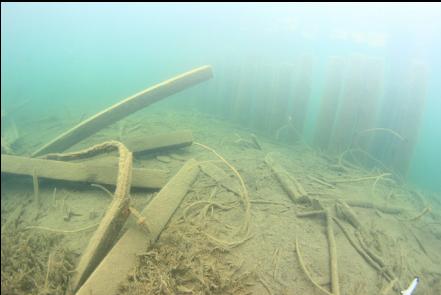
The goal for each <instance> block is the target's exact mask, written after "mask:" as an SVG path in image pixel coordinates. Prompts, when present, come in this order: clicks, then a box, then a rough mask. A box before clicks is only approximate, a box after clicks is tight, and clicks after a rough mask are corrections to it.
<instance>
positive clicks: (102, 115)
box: [32, 66, 213, 157]
mask: <svg viewBox="0 0 441 295" xmlns="http://www.w3.org/2000/svg"><path fill="white" fill-rule="evenodd" d="M212 76H213V73H212V69H211V66H202V67H199V68H196V69H194V70H191V71H189V72H186V73H183V74H181V75H178V76H176V77H174V78H171V79H169V80H166V81H164V82H161V83H159V84H156V85H154V86H152V87H149V88H147V89H145V90H143V91H141V92H138V93H136V94H134V95H132V96H130V97H128V98H126V99H124V100H122V101H120V102H118V103H117V104H114V105H113V106H111V107H109V108H107V109H105V110H103V111H101V112H99V113H98V114H96V115H94V116H92V117H90V118H89V119H87V120H85V121H83V122H81V123H80V124H78V125H76V126H74V127H73V128H71V129H70V130H68V131H66V132H65V133H63V134H61V135H60V136H58V137H57V138H55V139H54V140H52V141H50V142H49V143H47V144H46V145H44V146H43V147H41V148H40V149H38V150H37V151H35V152H34V153H33V154H32V156H33V157H36V156H40V155H43V154H48V153H55V152H62V151H65V150H66V149H68V148H70V147H71V146H73V145H74V144H76V143H77V142H79V141H81V140H83V139H85V138H87V137H89V136H91V135H92V134H94V133H96V132H98V131H99V130H101V129H103V128H105V127H107V126H109V125H110V124H113V123H115V122H117V121H119V120H121V119H122V118H124V117H126V116H128V115H130V114H132V113H134V112H136V111H139V110H140V109H142V108H144V107H146V106H148V105H150V104H152V103H155V102H157V101H159V100H161V99H163V98H165V97H167V96H170V95H172V94H175V93H177V92H179V91H181V90H184V89H186V88H188V87H190V86H193V85H195V84H198V83H200V82H203V81H205V80H208V79H210V78H212Z"/></svg>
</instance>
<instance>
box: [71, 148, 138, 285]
mask: <svg viewBox="0 0 441 295" xmlns="http://www.w3.org/2000/svg"><path fill="white" fill-rule="evenodd" d="M108 149H117V150H118V152H119V157H120V158H119V165H118V179H117V183H116V189H115V194H114V197H113V200H112V203H110V205H109V208H108V209H107V211H106V214H105V215H104V217H103V218H102V219H101V221H100V224H99V225H98V228H97V230H96V231H95V232H94V234H93V235H92V237H91V239H90V241H89V244H88V245H87V247H86V249H85V250H84V252H83V254H82V255H81V258H80V261H79V263H78V266H77V267H76V272H75V274H74V275H73V277H72V279H71V286H72V287H73V289H77V288H78V287H79V286H81V284H82V283H83V282H84V281H85V280H86V279H87V277H88V276H89V275H90V273H91V272H92V271H93V270H94V269H95V267H96V266H97V265H98V264H99V263H100V261H101V260H102V259H103V258H104V256H105V255H106V254H107V252H108V251H109V250H110V248H111V247H112V246H113V244H114V243H115V242H116V240H117V238H118V235H119V233H120V231H121V229H122V227H123V225H124V223H125V222H126V220H127V218H128V216H129V201H130V198H129V194H130V183H131V178H132V160H133V156H132V153H131V152H129V150H128V149H127V148H126V147H125V146H124V145H123V144H122V143H120V142H117V141H109V142H104V143H102V144H98V145H95V146H92V147H91V148H89V149H86V150H83V151H80V152H75V153H72V154H70V155H69V154H68V155H67V156H69V157H71V156H73V155H78V156H79V157H84V156H87V155H89V154H91V155H93V154H95V153H97V152H99V151H106V150H108Z"/></svg>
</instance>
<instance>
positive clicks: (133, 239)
mask: <svg viewBox="0 0 441 295" xmlns="http://www.w3.org/2000/svg"><path fill="white" fill-rule="evenodd" d="M198 172H199V169H198V166H197V163H196V161H195V160H189V161H188V162H187V163H186V164H185V165H184V166H183V167H182V168H181V169H180V170H179V171H178V173H177V174H176V175H175V176H173V177H172V179H170V181H169V182H168V183H167V184H166V185H165V186H164V187H163V188H162V190H161V191H160V192H159V193H158V195H157V196H156V197H155V198H154V199H153V200H152V201H151V202H150V203H149V204H148V205H147V206H146V207H145V208H144V210H143V211H142V212H141V215H142V216H143V217H144V218H146V220H148V225H149V233H146V231H145V230H144V229H143V228H142V227H140V226H137V225H132V226H130V227H129V228H128V230H127V231H126V232H125V233H124V234H123V236H122V237H121V238H120V239H119V240H118V242H117V243H116V244H115V246H114V247H113V248H112V249H111V250H110V252H109V253H108V255H107V256H106V257H105V258H104V259H103V260H102V261H101V263H100V264H99V265H98V266H97V268H96V269H95V271H94V272H93V273H92V274H91V275H90V277H89V278H88V280H87V281H86V282H85V283H84V284H83V285H82V286H81V288H80V289H79V290H78V291H77V293H76V294H77V295H89V294H94V295H102V294H105V295H111V294H116V293H117V292H118V287H119V285H120V284H121V283H122V282H124V281H125V280H126V276H127V274H128V272H129V271H130V269H131V268H132V267H134V266H135V264H136V261H137V256H136V254H137V253H139V252H142V251H145V249H146V248H148V247H149V245H150V246H151V245H153V244H154V243H155V241H156V240H157V239H158V237H159V234H160V233H161V232H162V230H163V229H164V227H165V226H166V225H167V223H168V221H169V220H170V218H171V216H172V215H173V214H174V212H175V210H176V208H177V207H178V206H179V204H180V203H181V201H182V200H183V198H184V196H185V195H186V193H187V191H188V188H189V187H190V186H191V184H192V183H193V182H194V180H195V179H196V176H197V174H198Z"/></svg>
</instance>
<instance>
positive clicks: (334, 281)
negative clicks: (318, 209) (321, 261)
mask: <svg viewBox="0 0 441 295" xmlns="http://www.w3.org/2000/svg"><path fill="white" fill-rule="evenodd" d="M326 232H327V236H328V244H329V257H330V261H331V289H332V294H334V295H340V281H339V274H338V264H337V246H336V243H335V236H334V228H333V226H332V219H331V214H330V213H329V210H326Z"/></svg>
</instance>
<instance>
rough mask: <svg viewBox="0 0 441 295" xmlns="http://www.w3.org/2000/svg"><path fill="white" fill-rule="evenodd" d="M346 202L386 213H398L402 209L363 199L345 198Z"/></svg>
mask: <svg viewBox="0 0 441 295" xmlns="http://www.w3.org/2000/svg"><path fill="white" fill-rule="evenodd" d="M346 203H347V204H348V205H350V206H352V207H360V208H367V209H376V210H379V211H381V212H383V213H387V214H400V213H402V212H403V211H404V210H403V209H401V208H395V207H384V206H379V205H376V204H373V203H370V202H364V201H356V200H346Z"/></svg>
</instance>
